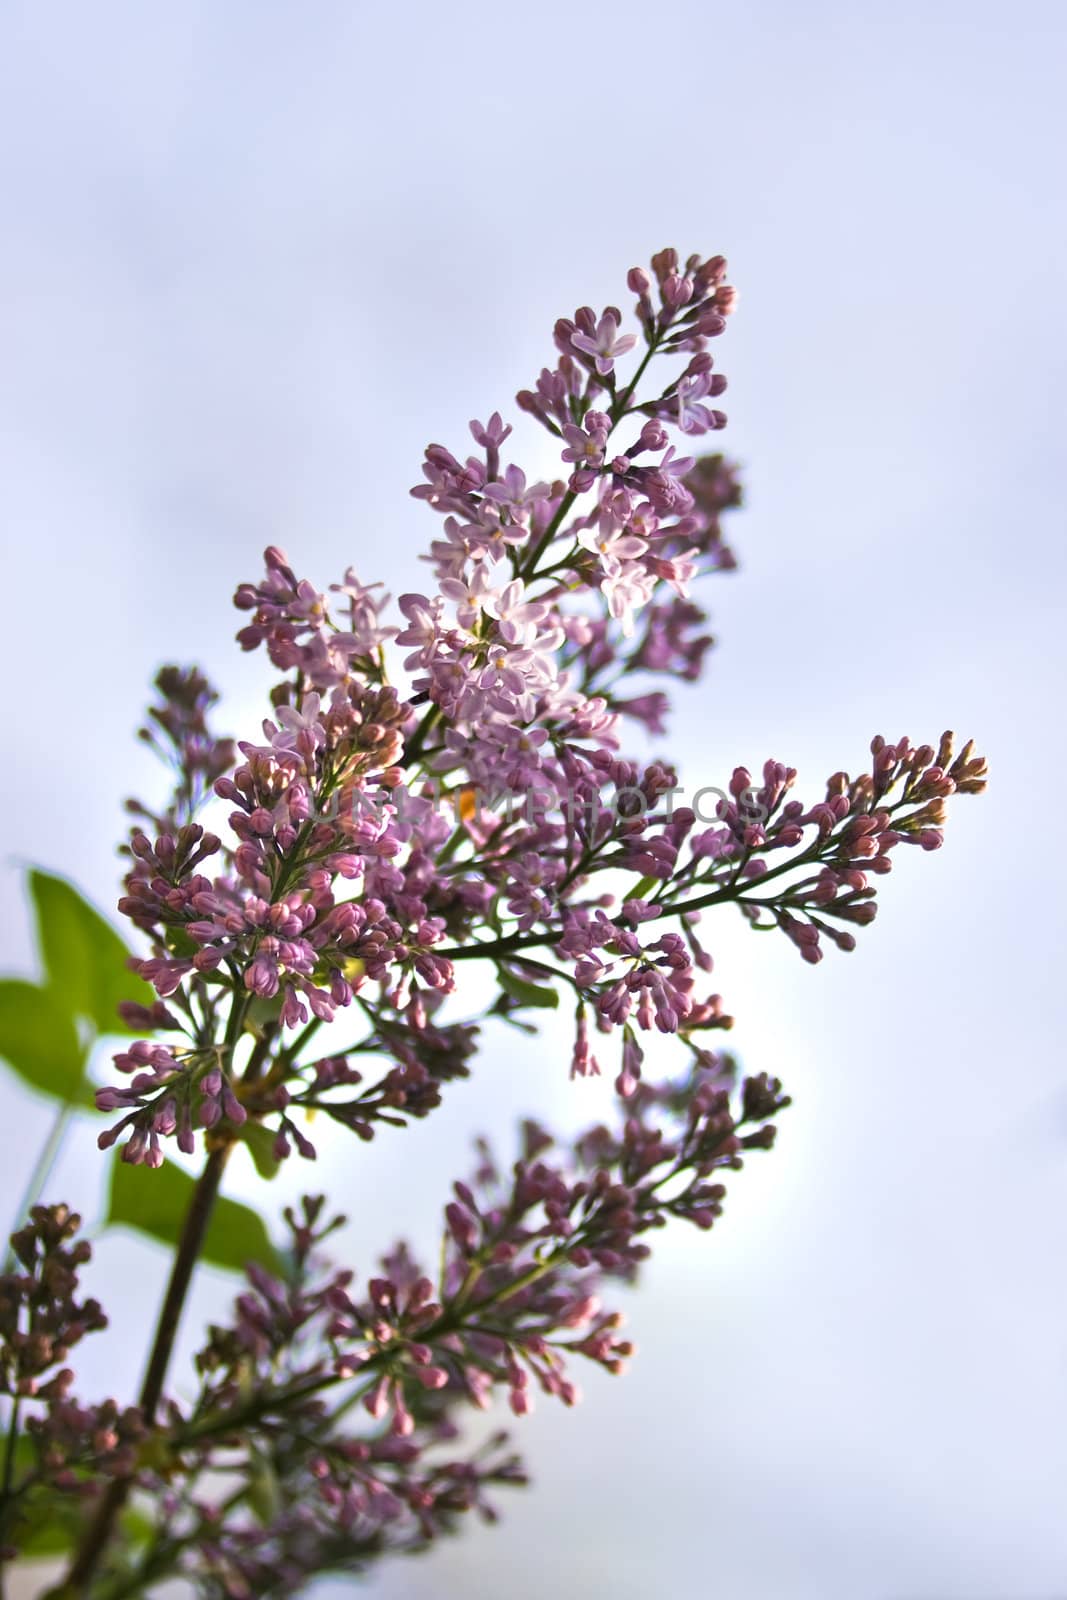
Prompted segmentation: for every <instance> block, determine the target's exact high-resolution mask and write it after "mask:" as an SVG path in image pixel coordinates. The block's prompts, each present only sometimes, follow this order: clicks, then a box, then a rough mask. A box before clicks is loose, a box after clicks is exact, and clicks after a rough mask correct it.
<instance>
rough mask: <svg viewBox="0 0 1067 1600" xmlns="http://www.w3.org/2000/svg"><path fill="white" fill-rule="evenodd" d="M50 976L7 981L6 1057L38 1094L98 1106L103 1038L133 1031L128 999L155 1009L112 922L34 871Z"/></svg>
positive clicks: (2, 1044)
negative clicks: (90, 1067)
mask: <svg viewBox="0 0 1067 1600" xmlns="http://www.w3.org/2000/svg"><path fill="white" fill-rule="evenodd" d="M30 897H31V899H32V901H33V907H34V913H35V918H36V923H37V938H38V945H39V948H40V954H41V965H42V967H43V969H44V979H43V981H42V982H41V983H31V982H28V981H27V980H25V979H22V978H3V979H0V1057H2V1058H3V1059H4V1060H5V1061H6V1062H7V1063H8V1065H9V1066H10V1067H12V1068H13V1070H14V1071H15V1072H17V1073H18V1075H19V1077H20V1078H21V1079H22V1080H23V1082H24V1083H26V1084H27V1085H28V1086H29V1087H30V1088H31V1089H34V1090H36V1091H37V1092H38V1093H39V1094H46V1095H49V1096H51V1097H52V1098H53V1099H55V1100H60V1101H62V1102H63V1103H64V1104H66V1105H73V1106H81V1107H84V1108H87V1109H91V1108H92V1106H93V1104H94V1101H93V1089H92V1085H91V1084H90V1082H89V1080H88V1078H87V1077H86V1075H85V1067H86V1062H87V1061H88V1057H89V1051H90V1050H91V1048H92V1046H93V1044H94V1042H95V1040H96V1038H97V1037H98V1036H99V1035H100V1034H128V1033H130V1032H131V1031H133V1030H131V1029H129V1028H127V1026H126V1024H125V1023H124V1022H123V1021H122V1020H121V1019H120V1017H119V1015H118V1009H117V1008H118V1003H119V1001H120V1000H137V1001H140V1002H141V1004H143V1005H149V1004H151V1002H152V1000H153V999H154V998H155V996H154V994H153V991H152V990H151V989H150V988H149V986H148V984H146V983H145V982H144V980H143V979H142V978H139V977H137V975H136V974H135V973H133V972H131V971H130V970H129V966H128V964H127V963H128V961H129V955H130V952H129V951H128V950H127V948H126V946H125V945H124V944H123V942H122V940H121V939H120V938H119V936H118V934H117V933H116V932H115V930H114V928H112V926H111V924H110V923H109V922H106V921H105V920H104V918H103V917H102V916H101V915H100V913H99V912H98V911H96V910H95V909H94V908H93V907H92V906H91V905H90V904H89V903H88V901H86V900H83V899H82V897H81V895H80V894H79V893H78V891H77V890H76V889H75V888H74V887H73V886H72V885H71V884H69V883H67V882H66V880H65V879H63V878H57V877H55V876H53V875H52V874H51V873H48V872H40V871H38V870H36V869H35V870H34V871H33V872H31V873H30Z"/></svg>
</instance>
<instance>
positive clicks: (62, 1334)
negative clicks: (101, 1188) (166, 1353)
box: [0, 1205, 144, 1563]
mask: <svg viewBox="0 0 1067 1600" xmlns="http://www.w3.org/2000/svg"><path fill="white" fill-rule="evenodd" d="M80 1227H81V1218H80V1217H79V1216H78V1215H77V1214H76V1213H75V1212H72V1211H71V1210H70V1209H69V1207H67V1206H65V1205H54V1206H43V1205H38V1206H34V1207H33V1209H32V1211H31V1213H30V1217H29V1220H28V1222H27V1223H26V1224H25V1225H24V1226H23V1227H21V1228H20V1229H18V1231H17V1232H16V1233H14V1234H12V1236H11V1244H10V1251H9V1256H8V1266H7V1267H6V1268H5V1270H4V1271H3V1272H2V1273H0V1395H5V1396H7V1397H8V1399H9V1403H10V1407H11V1418H12V1421H11V1424H10V1427H9V1434H8V1443H7V1449H6V1453H5V1460H4V1468H3V1483H2V1488H0V1563H2V1562H3V1561H5V1560H10V1559H11V1558H12V1557H14V1556H15V1555H16V1554H17V1553H18V1548H19V1544H20V1541H21V1539H22V1537H24V1536H25V1535H26V1534H27V1533H32V1532H34V1531H35V1530H36V1528H38V1527H39V1526H40V1525H41V1524H42V1522H43V1521H45V1520H47V1519H48V1518H49V1517H51V1516H54V1515H55V1512H54V1502H53V1500H52V1498H51V1496H52V1495H54V1493H55V1492H58V1493H59V1494H60V1495H64V1496H75V1497H77V1496H81V1497H85V1496H88V1495H90V1494H91V1493H92V1492H93V1490H94V1489H95V1488H96V1486H97V1482H98V1480H99V1479H100V1477H101V1476H103V1477H120V1476H123V1475H125V1474H128V1473H129V1472H130V1471H131V1470H132V1468H133V1466H134V1463H135V1460H136V1449H137V1445H138V1443H139V1441H140V1439H141V1438H142V1436H143V1433H144V1429H143V1426H142V1421H141V1417H140V1413H139V1412H138V1410H137V1409H136V1408H135V1407H120V1406H119V1405H118V1404H117V1403H116V1402H115V1401H113V1400H106V1401H104V1402H103V1403H101V1404H98V1405H84V1404H82V1403H81V1402H79V1401H78V1400H77V1399H75V1398H74V1396H73V1394H72V1392H71V1389H72V1385H73V1383H74V1373H73V1371H72V1370H71V1368H70V1367H68V1366H67V1365H66V1362H67V1359H68V1357H69V1355H70V1353H71V1351H72V1350H73V1349H74V1347H75V1346H76V1345H78V1344H79V1343H80V1342H81V1340H82V1339H83V1338H85V1336H86V1334H90V1333H96V1332H99V1331H100V1330H101V1329H103V1328H106V1327H107V1318H106V1317H105V1316H104V1313H103V1311H102V1310H101V1308H100V1306H99V1304H98V1303H97V1301H95V1300H92V1299H88V1300H81V1299H79V1298H78V1275H79V1269H80V1268H81V1267H82V1266H84V1265H85V1263H86V1262H87V1261H88V1260H89V1258H90V1256H91V1253H92V1252H91V1250H90V1247H89V1245H88V1244H87V1243H86V1242H85V1240H83V1239H78V1240H76V1242H75V1236H76V1235H77V1233H78V1230H79V1228H80ZM20 1423H21V1425H22V1427H23V1429H24V1437H25V1441H26V1444H27V1446H28V1448H27V1451H26V1452H24V1453H23V1455H22V1457H21V1459H18V1458H17V1457H16V1455H15V1452H14V1451H13V1449H12V1444H13V1441H14V1440H15V1439H16V1436H17V1429H18V1426H19V1424H20Z"/></svg>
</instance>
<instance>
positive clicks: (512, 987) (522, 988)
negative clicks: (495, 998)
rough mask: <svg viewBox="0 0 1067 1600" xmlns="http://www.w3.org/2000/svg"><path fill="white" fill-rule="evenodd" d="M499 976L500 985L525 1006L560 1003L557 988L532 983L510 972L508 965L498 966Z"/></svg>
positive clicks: (556, 1004)
mask: <svg viewBox="0 0 1067 1600" xmlns="http://www.w3.org/2000/svg"><path fill="white" fill-rule="evenodd" d="M496 971H497V977H498V978H499V979H500V987H501V988H502V989H503V990H504V992H505V993H506V994H509V995H511V997H512V999H513V1000H519V1001H521V1003H522V1004H523V1005H524V1006H551V1007H553V1008H554V1007H556V1006H558V1005H559V995H558V994H557V993H556V991H555V989H547V988H545V987H543V985H541V984H539V983H531V982H530V981H529V979H528V978H520V977H519V976H518V974H517V973H515V972H510V971H509V970H508V968H507V967H497V969H496Z"/></svg>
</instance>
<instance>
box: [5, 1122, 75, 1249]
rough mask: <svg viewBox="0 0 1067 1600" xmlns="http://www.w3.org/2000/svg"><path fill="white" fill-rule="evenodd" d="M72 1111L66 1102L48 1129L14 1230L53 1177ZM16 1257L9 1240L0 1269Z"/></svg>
mask: <svg viewBox="0 0 1067 1600" xmlns="http://www.w3.org/2000/svg"><path fill="white" fill-rule="evenodd" d="M72 1111H73V1107H72V1106H71V1105H69V1104H68V1103H66V1102H64V1104H63V1105H61V1106H60V1108H59V1111H58V1112H57V1114H56V1118H55V1121H54V1122H53V1123H52V1126H51V1128H50V1129H49V1131H48V1137H47V1138H46V1139H45V1142H44V1144H43V1145H42V1147H41V1153H40V1155H39V1156H38V1157H37V1161H36V1164H35V1165H34V1169H33V1171H32V1172H31V1174H30V1178H29V1182H28V1183H27V1184H26V1188H25V1190H24V1191H23V1195H22V1199H21V1200H20V1201H19V1206H18V1212H17V1214H16V1216H15V1226H14V1228H13V1229H12V1232H14V1231H15V1230H16V1229H18V1228H21V1226H22V1224H23V1223H24V1222H25V1220H26V1218H27V1217H28V1216H29V1214H30V1211H31V1210H32V1209H33V1207H34V1206H35V1205H36V1204H37V1202H38V1201H39V1200H40V1198H41V1195H42V1193H43V1192H44V1187H45V1184H46V1183H47V1182H48V1180H49V1178H50V1177H51V1174H52V1168H53V1167H54V1166H55V1163H56V1157H57V1156H58V1155H59V1151H60V1146H61V1145H62V1143H63V1136H64V1134H65V1133H66V1131H67V1126H68V1124H69V1122H70V1118H71V1113H72ZM14 1259H15V1254H14V1251H13V1250H12V1248H11V1242H10V1240H9V1241H8V1245H7V1249H6V1251H5V1253H4V1265H3V1268H2V1269H0V1270H3V1271H4V1272H8V1271H10V1268H11V1264H12V1262H13V1261H14Z"/></svg>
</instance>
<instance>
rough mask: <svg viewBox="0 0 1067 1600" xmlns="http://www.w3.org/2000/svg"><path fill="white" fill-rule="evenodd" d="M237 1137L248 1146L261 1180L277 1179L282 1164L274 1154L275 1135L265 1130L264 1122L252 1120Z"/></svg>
mask: <svg viewBox="0 0 1067 1600" xmlns="http://www.w3.org/2000/svg"><path fill="white" fill-rule="evenodd" d="M237 1137H238V1138H239V1139H240V1141H241V1143H242V1144H245V1145H247V1146H248V1153H249V1155H250V1156H251V1157H252V1160H253V1161H254V1163H255V1167H256V1171H257V1172H258V1173H259V1175H260V1177H261V1178H268V1179H269V1178H276V1177H277V1176H278V1168H279V1167H280V1166H281V1162H280V1161H279V1160H278V1158H277V1156H276V1155H275V1154H274V1134H273V1133H271V1131H270V1129H269V1128H265V1127H264V1126H263V1124H262V1122H253V1121H252V1119H251V1118H249V1119H248V1121H247V1122H244V1123H242V1124H241V1127H240V1128H239V1129H238V1132H237Z"/></svg>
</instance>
